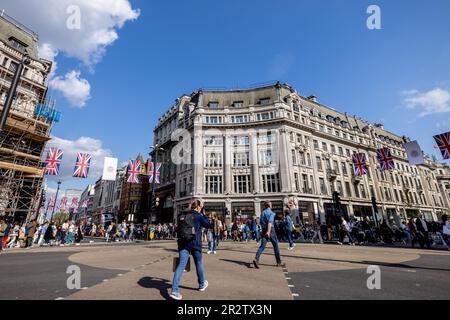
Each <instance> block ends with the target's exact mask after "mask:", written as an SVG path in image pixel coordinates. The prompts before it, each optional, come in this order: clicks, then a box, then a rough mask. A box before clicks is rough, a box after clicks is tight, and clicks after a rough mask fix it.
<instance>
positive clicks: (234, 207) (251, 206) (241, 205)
mask: <svg viewBox="0 0 450 320" xmlns="http://www.w3.org/2000/svg"><path fill="white" fill-rule="evenodd" d="M254 215H255V203H254V202H233V203H231V218H232V221H233V222H234V221H241V222H243V223H245V222H246V221H248V220H251V219H252V218H253V216H254Z"/></svg>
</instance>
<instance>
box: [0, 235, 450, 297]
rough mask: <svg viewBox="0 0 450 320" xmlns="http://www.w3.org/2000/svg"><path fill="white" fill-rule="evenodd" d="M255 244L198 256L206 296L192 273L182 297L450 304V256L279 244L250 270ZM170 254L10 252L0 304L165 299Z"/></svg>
mask: <svg viewBox="0 0 450 320" xmlns="http://www.w3.org/2000/svg"><path fill="white" fill-rule="evenodd" d="M257 247H258V246H257V244H256V243H232V242H226V243H222V244H220V246H219V249H218V254H217V255H205V256H204V265H205V272H206V275H207V276H208V277H210V278H209V280H210V288H209V289H208V294H207V295H199V294H198V293H197V291H196V287H197V286H198V284H197V283H196V277H195V272H191V273H189V274H187V275H186V281H188V285H187V286H186V287H184V289H183V291H184V293H185V294H186V295H187V298H188V299H189V298H190V299H252V298H255V299H300V300H310V299H319V300H320V299H341V300H353V299H418V300H424V299H425V300H426V299H450V252H437V251H427V250H419V249H401V248H368V247H350V246H338V245H311V244H310V245H307V244H303V245H297V247H296V248H295V250H294V251H288V250H287V248H286V247H285V244H281V245H280V248H281V255H282V258H283V260H284V261H286V263H287V269H284V270H283V269H281V268H277V267H275V265H274V264H275V259H274V254H273V249H272V248H271V245H268V246H267V248H266V250H265V252H264V254H263V256H262V257H261V261H260V262H261V266H262V268H261V269H259V270H256V269H254V268H253V265H252V263H251V261H252V259H253V257H254V254H255V252H256V250H257ZM175 255H176V243H175V242H174V241H160V242H153V243H141V244H115V243H113V244H106V243H103V244H101V243H97V244H83V245H81V246H79V247H70V248H68V247H55V248H36V249H31V250H27V249H25V250H23V249H19V250H16V251H15V252H12V251H11V252H8V253H6V254H2V255H0V285H1V287H2V288H7V290H0V299H2V300H3V299H7V300H15V299H19V300H20V299H58V298H65V299H66V298H68V299H167V294H166V291H167V290H168V288H169V287H170V283H171V280H172V276H173V273H172V270H171V266H172V260H171V259H172V257H173V256H175ZM70 265H77V266H78V267H80V269H81V275H82V276H81V287H82V289H81V290H70V289H68V288H67V284H66V283H67V279H68V277H69V276H70V274H67V273H66V271H67V268H68V267H69V266H70ZM368 266H377V267H379V268H380V271H381V273H380V275H381V277H380V279H381V289H379V290H377V289H374V290H369V289H368V288H367V279H368V277H369V276H370V274H368V273H367V267H368ZM142 279H156V280H157V283H165V285H164V290H163V291H164V294H161V290H160V289H161V288H159V287H158V285H157V284H156V282H155V281H156V280H155V281H150V282H149V283H144V285H143V282H142ZM236 281H237V282H236ZM191 287H192V288H194V289H192V288H191ZM191 289H192V290H193V291H192V290H191ZM252 295H253V296H252Z"/></svg>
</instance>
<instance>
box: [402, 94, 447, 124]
mask: <svg viewBox="0 0 450 320" xmlns="http://www.w3.org/2000/svg"><path fill="white" fill-rule="evenodd" d="M402 94H403V95H404V96H405V98H404V104H405V105H406V107H408V108H410V109H419V110H420V111H421V112H420V113H419V116H420V117H423V116H427V115H430V114H434V113H444V112H450V91H447V90H445V89H442V88H434V89H432V90H430V91H427V92H419V91H418V90H409V91H403V92H402Z"/></svg>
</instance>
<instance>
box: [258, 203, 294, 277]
mask: <svg viewBox="0 0 450 320" xmlns="http://www.w3.org/2000/svg"><path fill="white" fill-rule="evenodd" d="M264 208H265V209H264V211H263V212H262V214H261V218H260V224H261V229H262V234H261V245H260V247H259V249H258V251H257V252H256V256H255V260H253V264H254V266H255V268H257V269H259V259H260V257H261V254H262V253H263V251H264V249H265V247H266V244H267V241H270V242H271V243H272V246H273V250H274V252H275V260H276V262H277V266H279V267H285V266H286V263H284V262H283V261H281V257H280V249H279V248H278V239H277V235H276V232H275V226H274V221H275V213H274V212H273V211H272V202H270V201H267V202H266V203H265V204H264Z"/></svg>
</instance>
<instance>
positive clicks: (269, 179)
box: [262, 174, 280, 193]
mask: <svg viewBox="0 0 450 320" xmlns="http://www.w3.org/2000/svg"><path fill="white" fill-rule="evenodd" d="M262 183H263V191H264V192H266V193H273V192H280V180H279V176H278V174H265V175H263V176H262Z"/></svg>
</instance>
